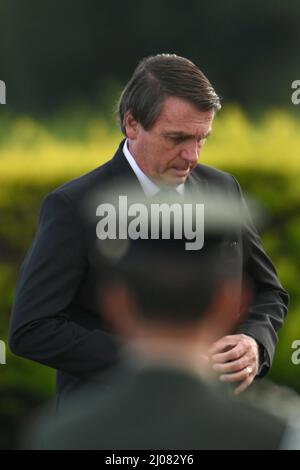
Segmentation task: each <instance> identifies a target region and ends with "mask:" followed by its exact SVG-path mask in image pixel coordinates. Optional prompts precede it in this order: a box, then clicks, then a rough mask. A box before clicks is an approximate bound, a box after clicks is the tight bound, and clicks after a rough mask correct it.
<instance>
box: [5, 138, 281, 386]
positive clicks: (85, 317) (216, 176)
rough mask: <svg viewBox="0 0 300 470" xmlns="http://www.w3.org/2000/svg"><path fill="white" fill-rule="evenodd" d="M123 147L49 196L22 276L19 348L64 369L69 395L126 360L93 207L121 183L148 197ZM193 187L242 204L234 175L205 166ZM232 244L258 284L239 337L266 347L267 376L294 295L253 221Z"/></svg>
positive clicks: (16, 332)
mask: <svg viewBox="0 0 300 470" xmlns="http://www.w3.org/2000/svg"><path fill="white" fill-rule="evenodd" d="M122 145H123V142H122V143H121V145H120V147H119V149H118V151H117V152H116V154H115V156H114V158H113V159H112V160H110V161H109V162H107V163H106V164H104V165H103V166H101V167H99V168H97V169H95V170H94V171H92V172H90V173H88V174H86V175H84V176H82V177H80V178H78V179H76V180H74V181H71V182H69V183H67V184H65V185H63V186H61V187H59V188H58V189H56V190H55V191H53V192H52V193H50V194H49V195H48V196H47V197H46V199H45V201H44V203H43V207H42V210H41V215H40V222H39V227H38V230H37V233H36V236H35V239H34V241H33V244H32V246H31V248H30V250H29V252H28V254H27V257H26V259H25V261H24V263H23V265H22V268H21V272H20V277H19V281H18V286H17V292H16V298H15V303H14V307H13V312H12V319H11V326H10V347H11V350H12V351H13V352H14V353H15V354H18V355H20V356H23V357H26V358H28V359H32V360H34V361H38V362H41V363H42V364H45V365H48V366H50V367H53V368H55V369H57V370H58V376H57V379H58V393H59V394H62V395H63V394H64V393H62V392H67V391H68V390H72V389H73V388H74V387H76V386H77V385H78V384H79V383H81V382H84V381H85V380H86V379H88V378H90V377H92V376H93V374H95V373H97V372H99V371H101V370H105V369H107V368H109V367H110V366H112V365H113V364H115V363H116V362H117V361H118V360H119V351H120V341H119V339H118V338H117V337H116V336H115V335H114V334H112V332H111V331H110V328H109V326H108V325H107V324H105V321H104V319H103V318H102V317H101V315H99V313H98V311H99V306H98V300H97V285H98V283H99V272H100V277H101V269H102V271H104V270H105V262H104V260H103V259H99V256H98V251H97V243H99V240H98V241H97V240H96V232H95V227H96V223H97V221H98V220H99V218H98V219H97V218H96V209H95V207H96V205H98V204H99V200H98V199H97V198H95V201H94V202H90V201H93V199H91V195H93V194H95V193H97V192H99V191H101V190H102V189H103V188H104V187H107V186H109V188H110V189H111V190H112V191H115V193H116V194H118V191H119V184H120V178H121V177H122V178H126V179H127V180H128V181H129V183H130V185H131V187H134V188H136V189H137V190H139V191H142V190H141V187H140V184H139V182H138V180H137V178H136V176H135V174H134V173H133V171H132V169H131V167H130V166H129V164H128V162H127V160H126V158H125V156H124V155H123V152H122ZM186 185H187V188H188V190H191V191H195V190H197V188H198V187H201V188H209V189H212V190H213V189H214V188H218V189H219V190H222V191H224V193H227V194H230V195H232V194H234V195H235V196H237V197H238V198H240V199H241V200H242V194H241V190H240V187H239V185H238V183H237V182H236V180H235V179H234V178H233V177H232V176H231V175H229V174H227V173H225V172H222V171H219V170H217V169H214V168H210V167H207V166H204V165H197V167H196V168H195V169H194V171H193V173H192V175H191V176H190V177H189V178H188V180H187V182H186ZM225 246H226V249H227V250H228V253H229V254H230V256H231V257H232V259H233V260H234V262H235V263H236V266H237V268H238V270H239V272H240V279H242V277H243V275H244V273H246V274H247V276H248V277H250V279H251V280H252V282H253V285H254V290H255V296H254V299H253V303H252V305H251V306H250V308H249V311H248V316H247V318H246V319H245V320H244V321H243V323H242V324H240V325H239V327H238V331H239V332H243V333H245V334H248V335H250V336H253V337H254V338H255V339H256V340H257V341H258V342H259V343H260V344H261V345H262V350H263V354H264V357H263V358H262V359H263V363H264V365H263V367H262V371H261V373H262V374H264V373H265V372H266V371H267V370H268V368H269V367H270V366H271V362H272V359H273V355H274V350H275V345H276V342H277V340H278V337H277V331H278V329H279V328H280V327H281V325H282V323H283V319H284V316H285V314H286V312H287V304H288V296H287V293H286V292H285V290H284V289H283V288H282V286H281V284H280V282H279V280H278V277H277V275H276V271H275V269H274V266H273V264H272V263H271V261H270V259H269V258H268V257H267V255H266V254H265V252H264V250H263V248H262V245H261V241H260V237H259V235H258V233H257V231H256V229H255V228H254V226H253V224H252V222H251V220H250V217H249V220H248V221H247V222H246V223H245V225H244V227H243V229H238V230H237V231H236V233H235V235H234V237H231V239H229V240H226V243H225ZM99 266H100V267H101V269H100V270H99ZM96 273H97V274H96Z"/></svg>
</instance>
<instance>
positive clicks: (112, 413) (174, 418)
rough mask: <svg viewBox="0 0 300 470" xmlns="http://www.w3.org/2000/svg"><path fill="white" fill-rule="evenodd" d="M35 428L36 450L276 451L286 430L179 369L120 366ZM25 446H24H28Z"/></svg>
mask: <svg viewBox="0 0 300 470" xmlns="http://www.w3.org/2000/svg"><path fill="white" fill-rule="evenodd" d="M111 375H112V376H111V377H110V378H107V388H108V389H107V391H106V390H103V389H102V390H101V389H99V388H96V389H95V390H93V391H87V390H85V391H84V392H80V393H78V395H77V396H76V394H75V395H74V397H73V398H72V399H71V400H70V402H69V403H68V405H67V406H66V408H65V409H64V410H63V411H62V412H61V413H58V414H57V415H54V416H53V415H52V416H51V415H50V416H49V415H48V416H47V414H46V417H45V416H43V418H42V419H40V420H39V424H37V423H35V426H33V427H34V429H35V431H34V432H33V433H32V437H31V442H30V443H29V446H30V447H31V448H32V447H33V448H35V449H71V450H75V449H106V450H116V449H117V450H125V449H131V450H133V449H134V450H140V449H146V450H150V449H151V450H153V449H164V450H178V449H190V450H196V449H277V448H278V447H279V445H280V442H281V439H282V436H283V434H284V430H285V425H284V423H282V422H281V421H280V420H278V419H277V418H275V417H272V416H269V415H268V414H265V413H264V412H262V411H258V410H256V409H254V408H252V407H249V406H246V405H245V404H242V403H239V402H234V401H231V400H228V399H226V398H225V397H224V393H223V392H222V394H221V393H220V391H218V390H215V389H214V388H212V387H211V386H208V385H207V384H205V383H204V382H203V381H202V380H201V379H200V378H198V377H196V376H195V375H193V374H192V373H190V372H188V371H185V370H184V369H176V368H172V367H170V366H167V365H166V364H165V365H160V366H158V365H157V364H156V365H152V366H150V367H149V365H148V366H147V368H144V369H142V370H135V369H134V368H129V367H123V368H119V369H118V370H117V371H115V372H114V374H111ZM26 447H28V444H27V443H26Z"/></svg>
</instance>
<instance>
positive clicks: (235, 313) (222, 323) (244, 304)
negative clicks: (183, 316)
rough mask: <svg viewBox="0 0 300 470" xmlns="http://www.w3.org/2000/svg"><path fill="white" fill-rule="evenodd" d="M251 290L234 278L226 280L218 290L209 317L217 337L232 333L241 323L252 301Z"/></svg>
mask: <svg viewBox="0 0 300 470" xmlns="http://www.w3.org/2000/svg"><path fill="white" fill-rule="evenodd" d="M251 297H252V295H251V290H250V287H249V286H248V285H246V284H244V285H243V286H240V284H239V283H238V282H235V281H234V280H232V281H231V280H230V281H226V282H224V283H223V284H222V286H220V287H219V288H218V289H217V290H216V295H215V297H214V300H213V302H212V305H211V307H210V309H209V314H208V315H207V319H209V320H210V328H211V329H212V330H214V332H215V333H216V336H217V337H221V336H224V335H227V334H231V333H232V332H233V331H235V329H236V327H237V325H238V324H239V323H241V322H242V321H243V319H244V316H245V314H246V311H247V308H248V306H249V303H250V301H251Z"/></svg>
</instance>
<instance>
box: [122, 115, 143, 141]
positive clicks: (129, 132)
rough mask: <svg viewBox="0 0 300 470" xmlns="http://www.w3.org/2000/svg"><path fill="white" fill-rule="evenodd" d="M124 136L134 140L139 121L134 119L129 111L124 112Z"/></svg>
mask: <svg viewBox="0 0 300 470" xmlns="http://www.w3.org/2000/svg"><path fill="white" fill-rule="evenodd" d="M124 124H125V130H126V136H127V137H128V139H130V140H135V139H136V138H137V135H138V130H139V123H138V122H137V121H136V120H135V119H134V117H133V116H132V114H131V112H130V111H127V113H126V114H125V123H124Z"/></svg>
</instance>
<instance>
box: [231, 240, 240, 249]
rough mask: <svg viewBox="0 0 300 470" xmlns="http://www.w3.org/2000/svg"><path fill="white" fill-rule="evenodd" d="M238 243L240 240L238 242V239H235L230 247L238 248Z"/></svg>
mask: <svg viewBox="0 0 300 470" xmlns="http://www.w3.org/2000/svg"><path fill="white" fill-rule="evenodd" d="M238 244H239V242H237V241H236V240H233V241H232V242H230V248H236V247H237V246H238Z"/></svg>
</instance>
